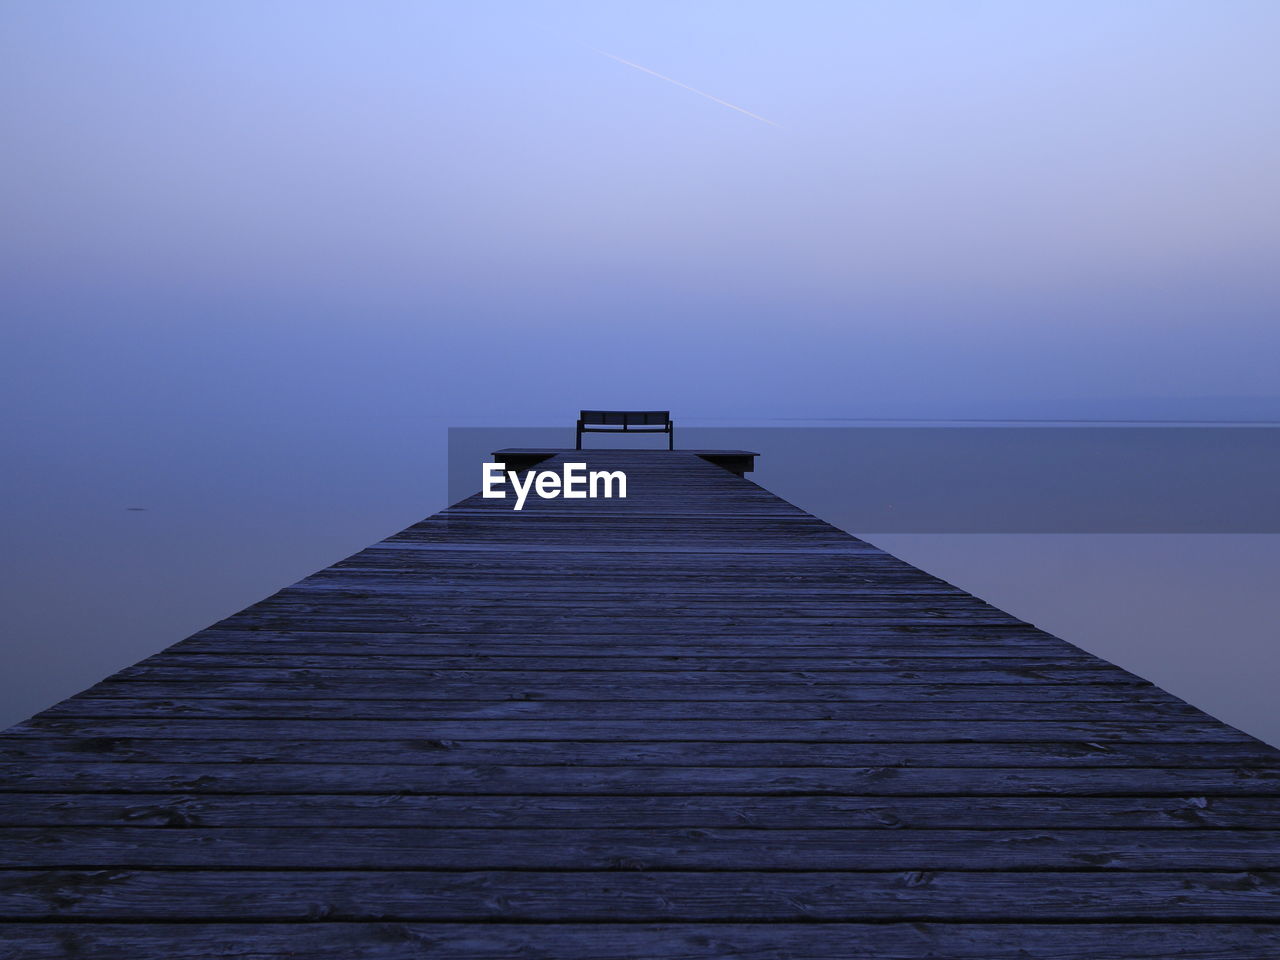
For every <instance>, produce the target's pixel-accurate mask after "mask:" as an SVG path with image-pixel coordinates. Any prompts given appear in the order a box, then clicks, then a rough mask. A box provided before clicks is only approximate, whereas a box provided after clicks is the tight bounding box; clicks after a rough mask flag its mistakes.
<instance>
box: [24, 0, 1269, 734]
mask: <svg viewBox="0 0 1280 960" xmlns="http://www.w3.org/2000/svg"><path fill="white" fill-rule="evenodd" d="M1277 36H1280V4H1277V3H1274V2H1270V0H1256V2H1250V0H1200V2H1194V3H1192V2H1178V0H1128V2H1125V0H1072V2H1060V3H1059V2H1047V0H1044V2H1042V0H1037V2H1035V3H1027V2H1022V0H1009V2H981V0H969V2H964V0H946V2H925V0H915V2H887V0H886V2H875V3H856V2H808V3H805V2H790V3H782V2H773V3H760V2H743V0H732V2H729V0H725V2H698V0H680V2H660V0H643V2H634V3H621V2H615V3H606V2H518V3H517V2H480V0H476V2H449V3H446V2H435V3H432V2H378V0H361V2H354V0H352V2H348V3H324V2H317V0H307V2H288V0H275V2H272V0H253V2H234V0H218V2H209V3H173V2H170V0H163V2H126V0H110V2H106V0H95V2H76V0H62V2H57V3H51V2H48V0H5V2H3V3H0V121H2V123H3V127H2V128H0V129H3V136H4V149H3V151H0V170H2V171H3V176H0V223H3V225H4V229H3V230H0V298H2V299H0V431H2V436H0V440H2V442H3V444H4V450H5V470H4V471H2V472H0V497H3V499H4V502H5V503H6V505H7V509H6V510H5V511H4V513H3V514H2V515H0V521H2V524H0V525H2V526H3V529H0V534H2V535H3V537H4V542H5V548H4V550H3V551H0V568H2V569H0V578H2V586H3V590H4V597H3V603H2V604H0V628H3V629H2V630H0V632H3V633H4V635H5V636H6V637H7V638H11V639H10V640H9V645H8V646H7V647H6V650H5V652H6V656H7V662H6V669H7V675H8V679H7V681H6V683H5V685H2V686H0V694H3V695H6V696H10V697H12V698H13V699H12V704H14V705H16V706H14V707H13V709H12V710H11V712H10V716H9V719H16V717H17V716H18V715H21V713H24V712H29V711H30V710H33V709H35V708H36V707H38V706H41V705H43V704H46V703H48V702H52V700H53V699H55V698H56V696H63V695H66V694H68V693H71V692H73V691H74V690H75V689H78V688H80V687H83V686H84V685H86V684H87V683H88V682H91V681H92V680H93V679H97V678H98V677H100V676H102V675H104V674H105V673H107V672H110V671H111V670H114V669H117V668H119V667H120V666H123V665H125V664H127V663H129V662H132V661H133V660H136V659H138V657H140V656H142V655H143V654H145V653H149V652H152V651H154V650H157V649H159V648H160V647H162V646H164V645H165V644H167V643H170V642H173V641H174V640H177V639H179V638H180V637H181V636H184V635H185V634H187V633H190V632H192V631H193V630H195V629H197V628H199V627H201V626H204V625H205V624H207V623H208V622H210V621H211V620H212V619H216V618H217V617H219V616H223V615H226V614H228V613H230V612H233V611H234V610H236V609H239V608H240V607H242V606H244V605H245V604H247V603H249V602H252V601H253V600H256V599H259V598H260V597H262V596H264V595H265V594H267V593H269V592H271V590H273V589H276V588H277V587H279V586H283V585H285V584H287V583H289V582H291V581H293V580H296V579H298V578H299V577H301V576H303V575H305V574H307V573H309V572H311V571H312V570H315V569H317V568H318V567H321V566H325V565H327V564H328V563H331V562H333V561H334V560H335V559H337V558H338V557H340V556H342V555H344V553H349V552H351V551H353V550H355V549H358V548H359V547H361V546H363V545H365V544H367V543H368V542H370V541H372V540H374V539H376V538H378V537H381V536H385V535H387V534H389V533H391V532H392V531H394V530H396V529H398V528H400V527H402V526H404V525H406V524H407V523H409V522H411V521H413V520H414V519H417V518H418V517H420V516H422V515H425V514H426V513H429V512H431V511H433V510H435V509H438V508H439V507H440V506H442V505H443V502H444V497H445V483H444V472H445V471H444V447H445V435H444V431H445V427H446V426H448V425H473V424H485V423H489V424H569V423H571V422H572V418H573V415H574V413H575V412H576V410H577V409H579V408H580V407H584V406H587V407H603V408H610V407H618V408H645V407H651V408H669V409H671V410H673V411H674V413H675V416H676V419H677V421H678V422H679V423H681V424H687V423H689V422H697V421H699V420H703V421H715V420H717V419H725V418H741V419H743V420H747V421H766V420H772V419H773V418H840V417H867V416H872V417H876V416H926V417H937V418H946V417H990V416H998V417H1038V416H1084V417H1139V418H1142V417H1153V418H1163V417H1175V418H1193V419H1194V418H1211V419H1217V418H1242V417H1269V418H1272V419H1280V386H1278V385H1277V376H1276V364H1275V358H1276V356H1277V355H1280V324H1277V323H1276V317H1277V316H1278V315H1280V273H1278V272H1277V270H1276V263H1277V260H1278V259H1280V258H1278V257H1277V252H1278V251H1280V111H1278V110H1276V103H1277V101H1278V99H1280V59H1278V58H1277V57H1276V56H1275V48H1276V42H1275V41H1276V37H1277ZM602 51H603V52H602ZM605 54H610V55H612V57H619V58H623V59H625V60H629V61H631V62H633V63H636V64H640V65H643V66H644V67H646V68H648V69H650V70H653V71H656V72H658V73H661V74H663V75H666V76H668V77H671V78H673V79H676V80H678V81H679V82H680V83H683V84H687V85H689V86H692V87H695V88H697V89H699V90H702V91H706V92H707V93H709V94H711V95H713V96H714V97H718V98H720V99H722V100H725V101H728V102H730V103H733V104H736V105H738V106H740V107H741V108H742V109H744V110H747V111H750V112H751V113H754V114H758V115H759V116H761V117H765V118H768V120H770V121H772V124H770V123H764V122H761V121H760V120H758V119H754V118H752V117H750V116H747V115H745V114H743V113H741V112H738V111H735V110H732V109H730V108H728V107H726V106H724V105H722V104H719V103H716V102H714V101H713V100H710V99H708V98H706V97H703V96H699V95H698V94H697V93H693V92H690V91H689V90H686V89H682V88H681V87H679V86H676V85H674V84H671V83H667V82H664V81H663V80H661V79H658V78H656V77H654V76H652V75H649V74H646V73H644V72H642V71H641V70H637V69H633V68H632V67H629V66H626V65H624V64H622V63H620V62H618V60H616V59H612V58H611V57H610V56H606V55H605ZM833 495H842V494H841V492H840V491H836V492H835V493H834V494H833ZM134 506H137V507H143V508H146V509H145V510H139V511H132V510H129V509H128V508H129V507H134ZM913 549H914V548H913ZM1192 552H1194V551H1192ZM1201 556H1202V557H1203V554H1201ZM1249 556H1253V555H1252V554H1250V555H1249ZM911 559H913V560H918V561H919V560H922V559H924V555H923V554H915V553H913V555H912V556H911ZM944 559H945V558H944ZM952 559H953V558H952ZM948 562H952V561H951V560H948ZM1097 562H1099V561H1098V559H1097V558H1094V559H1093V560H1091V563H1097ZM1250 562H1252V561H1250ZM1232 563H1235V564H1236V565H1237V566H1240V565H1241V564H1243V563H1244V561H1230V562H1225V563H1224V564H1220V566H1222V568H1223V569H1224V570H1226V569H1228V568H1230V567H1231V564H1232ZM993 569H994V568H993ZM1095 569H1096V568H1095ZM1211 573H1212V569H1209V570H1206V569H1200V570H1199V572H1198V573H1197V574H1196V575H1195V576H1194V577H1193V576H1190V575H1188V576H1186V577H1184V579H1183V580H1182V581H1181V582H1182V583H1183V584H1184V590H1183V593H1184V594H1185V593H1186V588H1188V585H1191V584H1199V585H1200V588H1201V589H1206V588H1204V586H1203V585H1204V583H1205V582H1206V581H1205V579H1204V578H1205V576H1206V575H1207V574H1211ZM1057 575H1058V572H1057V571H1051V572H1050V573H1048V574H1046V580H1045V581H1044V583H1045V584H1048V583H1050V582H1051V580H1050V578H1051V577H1053V576H1057ZM999 580H1000V576H993V577H992V578H990V579H989V580H988V581H984V583H986V582H998V581H999ZM1152 582H1153V583H1154V582H1155V581H1152ZM982 585H983V584H982V583H978V582H977V581H975V588H976V587H977V586H982ZM1042 586H1044V584H1042ZM1166 589H1167V585H1166ZM1156 594H1158V591H1156V593H1153V596H1154V595H1156ZM1222 596H1223V597H1224V598H1228V597H1230V596H1231V595H1230V594H1229V593H1223V594H1222ZM995 599H996V600H998V601H1003V600H1004V599H1005V598H1004V597H1002V596H996V597H995ZM1255 599H1256V602H1257V604H1258V606H1257V609H1258V610H1263V609H1265V610H1267V611H1270V610H1271V605H1270V601H1267V603H1266V604H1263V603H1262V601H1261V599H1258V598H1255ZM1115 602H1117V603H1118V602H1119V601H1115ZM1208 602H1209V601H1207V600H1206V604H1208ZM1223 602H1228V601H1227V600H1226V599H1224V601H1223ZM1157 608H1158V605H1156V606H1155V607H1153V608H1152V609H1157ZM1205 609H1209V607H1208V606H1206V607H1205ZM1103 614H1105V611H1101V612H1100V614H1099V615H1100V616H1102V615H1103ZM1268 615H1269V614H1268ZM1153 616H1155V614H1153ZM1257 635H1261V634H1257ZM1267 635H1268V636H1269V635H1270V634H1267ZM1068 639H1079V638H1076V637H1068ZM1085 639H1087V638H1085ZM1247 659H1248V658H1247V657H1246V658H1245V660H1242V661H1241V662H1242V663H1243V662H1246V661H1247ZM1126 665H1132V664H1130V663H1129V662H1127V661H1126ZM1194 669H1195V668H1194V665H1192V666H1191V667H1189V668H1188V670H1187V671H1186V672H1187V674H1188V675H1190V674H1192V673H1193V672H1194ZM1241 669H1242V670H1243V669H1246V668H1241ZM55 695H56V696H55ZM19 707H20V708H21V710H20V711H19V709H18V708H19ZM1268 709H1269V707H1268Z"/></svg>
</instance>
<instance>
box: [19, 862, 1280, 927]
mask: <svg viewBox="0 0 1280 960" xmlns="http://www.w3.org/2000/svg"><path fill="white" fill-rule="evenodd" d="M232 916H233V917H237V918H238V919H239V920H240V921H242V922H244V921H260V922H261V921H267V922H270V921H276V922H280V921H291V920H292V921H314V920H316V919H317V918H318V917H319V916H323V918H324V919H325V920H326V921H330V922H335V921H336V922H341V921H388V920H395V921H459V920H472V921H474V920H501V921H504V922H511V921H513V920H515V921H537V922H547V921H560V922H565V921H568V922H582V921H615V922H617V921H627V922H632V923H644V922H650V923H651V922H663V921H666V922H670V921H695V920H701V921H720V922H723V921H732V920H739V919H741V918H743V917H749V918H751V919H752V920H753V921H755V922H757V923H786V922H789V921H791V922H794V921H806V920H808V921H815V920H817V921H826V922H830V921H842V920H843V921H849V920H861V921H867V920H897V921H910V922H913V923H929V922H934V923H936V922H947V921H956V920H962V921H965V922H975V921H1004V922H1008V921H1011V920H1013V921H1018V922H1021V923H1025V922H1026V921H1028V920H1039V921H1050V922H1053V921H1081V920H1122V921H1124V920H1127V921H1134V920H1142V919H1153V918H1155V919H1162V920H1166V921H1186V920H1214V919H1217V920H1231V921H1234V922H1237V923H1277V922H1280V874H1277V873H1269V872H1264V871H1253V872H1234V873H1214V872H1205V873H1190V874H1188V873H1157V872H1152V873H1141V874H1126V873H1114V872H1106V871H1096V872H1063V873H1040V872H1029V871H1028V872H1019V873H1000V872H977V873H975V872H962V871H938V872H933V871H918V870H912V871H905V872H885V873H830V872H828V873H742V872H725V873H712V874H707V873H682V872H674V871H663V872H657V871H652V872H650V871H646V872H640V871H609V872H566V873H542V872H536V871H520V872H502V871H467V872H462V873H452V872H450V873H442V872H421V873H420V872H413V871H396V872H390V873H389V872H386V871H379V870H368V871H331V870H326V871H306V872H297V871H289V872H284V871H272V870H261V871H248V870H127V869H126V870H111V871H95V870H45V871H30V870H26V871H12V870H9V871H6V870H0V920H10V921H11V920H25V921H49V920H59V919H64V920H68V919H74V920H100V921H101V920H108V921H109V920H131V921H133V922H140V921H141V922H166V921H175V920H185V921H192V920H201V921H211V920H220V919H223V918H225V917H232Z"/></svg>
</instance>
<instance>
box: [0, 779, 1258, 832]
mask: <svg viewBox="0 0 1280 960" xmlns="http://www.w3.org/2000/svg"><path fill="white" fill-rule="evenodd" d="M0 824H3V825H5V826H39V827H45V826H54V827H56V826H126V825H127V826H136V827H147V826H150V827H160V828H166V829H167V828H170V827H219V828H223V827H323V828H326V829H347V828H353V827H354V828H360V827H379V828H382V827H423V826H432V827H437V828H452V827H503V828H525V829H539V828H555V829H563V828H577V829H581V828H601V827H604V828H613V827H625V828H633V829H634V828H639V827H643V828H647V829H652V828H658V829H662V828H678V827H697V828H704V827H754V828H756V829H763V830H769V829H777V828H782V829H791V830H829V829H848V828H862V829H879V830H890V831H899V830H903V829H952V830H989V829H991V827H992V825H993V824H994V825H996V826H999V827H1000V828H1003V829H1010V830H1012V829H1023V828H1027V829H1040V828H1045V827H1052V828H1055V829H1072V828H1094V829H1133V830H1161V831H1170V832H1176V833H1179V834H1180V835H1181V836H1183V838H1184V842H1186V843H1187V844H1188V845H1194V843H1195V837H1196V836H1197V835H1198V832H1199V831H1201V830H1205V829H1216V828H1223V827H1225V828H1235V829H1242V830H1244V829H1251V830H1280V803H1277V802H1276V801H1275V799H1274V798H1258V797H1224V796H1218V795H1213V794H1209V795H1207V796H1191V795H1188V796H1163V797H1076V796H1072V797H1048V796H1027V797H996V796H984V797H982V798H981V802H975V801H974V800H973V799H972V798H969V797H919V796H915V797H838V796H781V797H780V796H661V797H654V796H650V797H619V796H581V795H577V796H519V795H500V796H442V795H436V794H421V795H415V794H404V793H394V794H392V793H388V794H376V793H374V794H310V795H308V794H258V795H254V794H216V793H204V794H198V793H192V792H181V791H176V792H170V793H160V794H147V793H131V792H117V793H0Z"/></svg>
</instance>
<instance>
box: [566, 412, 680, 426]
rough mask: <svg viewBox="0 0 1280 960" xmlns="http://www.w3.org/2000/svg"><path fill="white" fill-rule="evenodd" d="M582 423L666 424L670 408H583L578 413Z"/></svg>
mask: <svg viewBox="0 0 1280 960" xmlns="http://www.w3.org/2000/svg"><path fill="white" fill-rule="evenodd" d="M578 419H579V420H580V421H582V422H583V423H602V424H613V425H616V426H633V425H637V424H664V425H665V424H668V423H670V422H671V411H670V410H583V411H581V413H580V414H579V415H578Z"/></svg>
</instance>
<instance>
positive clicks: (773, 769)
mask: <svg viewBox="0 0 1280 960" xmlns="http://www.w3.org/2000/svg"><path fill="white" fill-rule="evenodd" d="M359 750H360V745H359V744H357V745H354V746H348V747H346V748H345V749H344V747H343V746H342V745H341V744H338V743H334V744H333V745H332V751H333V757H334V759H333V761H332V762H330V763H245V762H231V763H225V762H213V761H206V762H201V763H151V762H147V761H133V762H130V763H119V762H116V761H114V760H112V759H110V758H108V759H106V760H98V761H81V762H77V763H61V762H58V761H39V762H36V761H31V760H26V761H22V762H18V763H4V764H0V782H2V783H3V784H4V789H5V791H6V792H18V791H23V790H28V791H34V792H38V793H54V792H69V791H76V790H88V791H94V792H98V791H103V790H121V791H132V792H135V793H140V792H153V793H169V792H172V791H175V790H187V791H191V792H195V793H452V794H506V793H513V792H521V793H531V794H542V795H550V794H571V795H583V794H616V795H619V796H634V795H644V794H668V795H680V794H741V795H747V794H766V795H768V794H772V795H782V794H803V795H808V794H847V795H857V796H879V797H893V796H928V795H941V796H973V797H984V796H989V795H1003V796H1015V795H1025V794H1042V793H1043V794H1052V795H1056V796H1092V795H1098V794H1103V795H1112V796H1124V795H1126V794H1132V795H1138V796H1156V795H1161V794H1164V795H1173V796H1186V795H1196V794H1204V793H1210V792H1212V793H1214V794H1216V795H1219V796H1265V797H1276V798H1280V768H1258V767H1248V768H1177V767H1120V768H1114V767H1074V768H1069V769H1063V768H1060V767H1027V768H1019V769H1010V768H1005V767H988V766H980V767H892V766H879V767H788V766H768V767H713V766H707V767H687V766H683V767H660V766H546V765H514V766H497V765H493V766H484V767H474V766H471V765H466V764H435V765H432V764H425V765H424V764H410V763H401V764H365V763H347V762H345V760H346V758H348V757H350V756H351V755H352V754H354V753H358V752H359Z"/></svg>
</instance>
